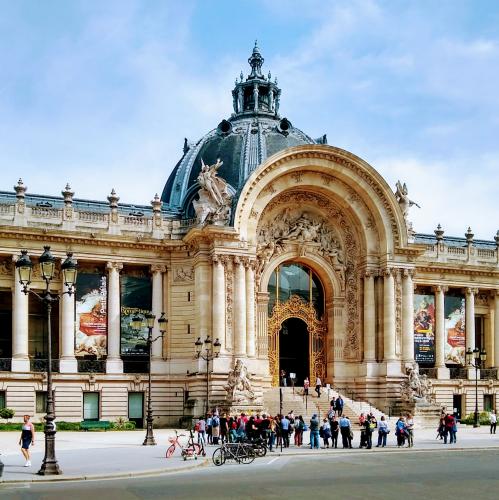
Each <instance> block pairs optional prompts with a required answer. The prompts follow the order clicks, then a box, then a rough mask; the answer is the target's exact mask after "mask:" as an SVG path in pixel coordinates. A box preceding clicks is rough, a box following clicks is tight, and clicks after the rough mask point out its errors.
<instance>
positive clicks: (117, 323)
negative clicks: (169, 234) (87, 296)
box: [106, 262, 123, 373]
mask: <svg viewBox="0 0 499 500" xmlns="http://www.w3.org/2000/svg"><path fill="white" fill-rule="evenodd" d="M106 268H107V270H108V280H107V281H108V288H107V360H106V373H123V361H122V360H121V345H120V342H121V313H120V271H121V270H122V269H123V264H122V263H121V262H108V263H107V264H106Z"/></svg>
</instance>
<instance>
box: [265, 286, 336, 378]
mask: <svg viewBox="0 0 499 500" xmlns="http://www.w3.org/2000/svg"><path fill="white" fill-rule="evenodd" d="M289 318H299V319H301V320H303V321H304V322H305V323H306V325H307V330H308V348H309V360H310V362H309V363H310V365H309V373H310V375H309V377H310V384H311V385H313V384H315V378H316V377H319V378H320V379H321V380H322V382H323V383H324V380H325V378H326V331H327V328H326V320H325V319H324V320H322V321H321V320H319V319H317V314H316V311H315V308H314V306H313V305H312V304H310V303H309V302H306V301H304V300H303V299H302V298H301V297H299V296H298V295H292V296H291V297H290V298H289V300H287V301H286V302H278V303H277V304H276V305H275V306H274V308H273V309H272V315H271V316H270V318H269V322H268V334H269V364H270V374H271V376H272V385H273V386H274V387H278V386H279V331H280V330H281V325H282V323H283V322H284V321H286V320H287V319H289Z"/></svg>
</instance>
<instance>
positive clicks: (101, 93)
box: [0, 0, 499, 239]
mask: <svg viewBox="0 0 499 500" xmlns="http://www.w3.org/2000/svg"><path fill="white" fill-rule="evenodd" d="M0 12H1V15H0V61H1V65H0V172H1V174H2V175H1V177H0V179H1V183H0V190H11V189H12V186H13V184H14V183H15V182H16V181H17V179H18V178H19V177H20V176H22V178H23V180H24V181H25V183H26V184H27V185H28V188H29V191H30V192H33V193H42V194H51V195H58V194H60V191H61V189H62V188H63V187H64V185H65V183H66V182H70V183H71V186H72V187H73V189H74V190H75V191H76V196H78V197H83V198H92V199H105V198H106V196H107V194H108V193H109V192H110V190H111V188H113V187H114V188H115V189H116V191H117V192H118V194H119V195H120V196H121V199H122V201H124V202H130V203H137V204H147V203H148V202H149V201H150V200H151V198H152V196H153V195H154V194H155V193H156V192H158V193H161V190H162V188H163V185H164V183H165V182H166V179H167V177H168V174H169V173H170V171H171V169H172V167H173V166H174V165H175V163H176V162H177V161H178V159H179V158H180V156H181V149H182V145H183V138H184V137H188V138H189V139H190V140H198V139H199V138H200V137H201V136H202V135H204V134H205V133H206V132H207V131H208V130H210V129H211V128H213V127H215V126H216V125H217V124H218V123H219V122H220V120H221V119H222V118H224V117H227V116H229V115H230V112H231V104H232V100H231V95H230V91H231V89H232V86H233V82H234V79H235V77H236V76H237V75H238V74H239V72H240V71H241V69H242V70H243V71H244V72H245V73H247V68H248V66H247V62H246V61H247V58H248V56H249V54H250V52H251V49H252V46H253V42H254V39H255V38H257V39H258V40H259V46H260V48H261V51H262V54H263V56H264V57H265V64H264V70H265V72H266V71H268V70H269V69H270V70H271V71H272V74H273V75H276V76H277V77H278V80H279V85H280V86H281V88H282V92H283V94H282V98H281V109H280V111H281V114H282V115H284V116H286V117H288V118H289V119H290V120H291V122H292V123H293V124H294V125H295V126H297V127H299V128H301V129H302V130H304V131H305V132H306V133H308V134H310V135H311V136H313V137H318V136H320V135H322V134H323V133H327V135H328V141H329V144H332V145H334V146H338V147H341V148H344V149H347V150H349V151H351V152H353V153H355V154H357V155H358V156H360V157H362V158H363V159H365V160H366V161H368V162H369V163H370V164H371V165H373V166H374V167H375V168H376V169H377V170H378V171H379V172H380V173H381V174H382V175H383V176H384V177H385V178H386V179H387V181H388V182H389V183H390V185H392V186H394V184H395V182H396V180H397V179H401V180H402V181H405V182H407V185H408V187H409V194H410V197H411V198H412V199H414V200H415V201H417V202H418V203H419V204H420V205H421V206H422V208H421V210H419V209H417V208H414V209H413V210H412V212H411V218H412V219H413V221H414V226H415V229H416V230H417V231H419V232H432V231H433V229H434V228H435V227H436V225H437V224H438V223H441V224H442V226H443V227H444V229H445V230H446V234H452V235H458V236H460V235H463V234H464V232H465V230H466V228H467V227H468V226H471V227H472V229H473V230H474V232H475V235H476V237H480V238H485V239H492V237H493V236H494V234H495V233H496V231H497V230H498V229H499V197H498V186H499V90H498V89H499V85H498V84H499V2H497V1H485V0H474V1H472V0H470V1H464V0H454V1H445V0H439V1H438V2H436V1H424V0H421V1H414V2H408V1H376V0H371V1H355V0H349V1H325V0H310V1H306V0H303V1H294V0H251V1H246V0H239V1H234V0H232V1H216V0H205V1H201V0H200V1H198V2H195V1H189V0H182V1H174V0H171V1H166V0H163V1H159V0H158V1H155V0H148V1H128V0H119V1H97V0H86V1H76V0H74V1H69V0H65V1H63V0H60V1H56V0H46V1H44V2H39V1H35V0H33V1H22V0H17V1H15V2H12V1H11V0H0Z"/></svg>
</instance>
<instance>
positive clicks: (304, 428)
mask: <svg viewBox="0 0 499 500" xmlns="http://www.w3.org/2000/svg"><path fill="white" fill-rule="evenodd" d="M305 431H308V425H307V424H303V432H305Z"/></svg>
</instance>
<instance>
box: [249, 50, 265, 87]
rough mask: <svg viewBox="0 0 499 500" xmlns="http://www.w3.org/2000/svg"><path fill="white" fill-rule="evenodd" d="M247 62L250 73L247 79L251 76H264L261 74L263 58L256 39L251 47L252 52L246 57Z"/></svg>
mask: <svg viewBox="0 0 499 500" xmlns="http://www.w3.org/2000/svg"><path fill="white" fill-rule="evenodd" d="M248 62H249V64H250V66H251V73H250V75H249V79H252V78H261V79H262V80H264V79H265V77H264V76H263V74H262V64H263V62H264V58H263V57H262V55H261V54H260V50H259V49H258V44H257V40H255V46H254V48H253V53H252V54H251V57H250V58H249V59H248Z"/></svg>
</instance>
